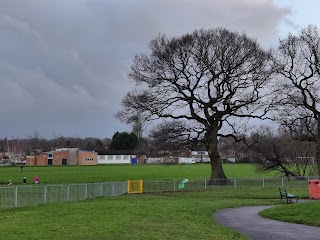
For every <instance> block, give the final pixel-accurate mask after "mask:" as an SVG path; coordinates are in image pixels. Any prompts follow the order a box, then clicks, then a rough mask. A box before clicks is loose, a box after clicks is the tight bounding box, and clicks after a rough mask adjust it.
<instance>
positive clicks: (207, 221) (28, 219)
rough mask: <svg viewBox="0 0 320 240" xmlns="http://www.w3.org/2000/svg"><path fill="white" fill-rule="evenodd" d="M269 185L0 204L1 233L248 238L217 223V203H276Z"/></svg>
mask: <svg viewBox="0 0 320 240" xmlns="http://www.w3.org/2000/svg"><path fill="white" fill-rule="evenodd" d="M276 194H277V192H276V191H275V190H274V189H257V190H255V191H247V190H216V191H199V192H179V193H171V192H168V193H159V194H156V193H153V194H152V195H150V194H149V195H148V194H143V195H123V196H117V197H110V198H98V199H92V200H86V201H81V202H74V203H62V204H51V205H41V206H38V207H26V208H16V209H6V210H0V221H1V224H0V231H1V232H2V239H7V240H16V239H19V240H20V239H41V240H43V239H59V240H63V239H139V240H140V239H151V240H152V239H155V240H156V239H157V240H158V239H175V240H182V239H219V240H220V239H248V238H247V237H246V236H244V235H241V234H239V233H237V232H235V231H233V230H230V229H228V228H226V227H224V226H220V225H218V224H216V223H215V222H214V220H213V218H212V215H213V214H214V213H215V212H216V211H217V210H220V209H223V208H231V207H239V206H252V205H268V204H277V203H279V202H280V200H275V198H278V196H277V195H276Z"/></svg>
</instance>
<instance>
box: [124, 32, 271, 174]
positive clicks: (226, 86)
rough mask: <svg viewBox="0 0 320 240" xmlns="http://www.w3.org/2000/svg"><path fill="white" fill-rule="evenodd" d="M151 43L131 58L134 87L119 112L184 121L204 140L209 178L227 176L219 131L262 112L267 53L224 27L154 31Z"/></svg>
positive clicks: (268, 69) (233, 127)
mask: <svg viewBox="0 0 320 240" xmlns="http://www.w3.org/2000/svg"><path fill="white" fill-rule="evenodd" d="M149 47H150V51H151V52H150V53H147V54H139V55H137V56H136V57H135V59H134V61H133V64H132V66H131V71H130V73H129V77H130V78H131V79H132V80H133V81H134V82H135V83H136V88H135V89H133V90H132V91H130V92H129V93H128V94H127V95H126V97H125V98H124V99H123V101H122V104H123V107H124V108H123V110H122V113H124V112H125V113H126V114H127V116H132V115H135V114H136V113H139V114H140V117H141V118H142V119H143V120H154V119H159V118H160V119H173V120H179V121H181V122H185V125H186V126H188V131H189V133H190V134H189V138H190V139H193V140H198V141H202V142H203V143H204V144H205V145H206V148H207V151H208V153H209V156H210V159H211V178H225V177H226V176H225V174H224V172H223V169H222V165H221V160H220V156H219V152H218V148H217V143H218V137H219V136H225V135H232V134H233V133H234V132H235V131H236V130H237V129H238V128H237V127H236V123H239V120H237V119H239V118H251V117H256V118H258V117H261V116H263V115H264V114H265V113H266V111H267V108H266V106H265V104H266V103H267V102H268V101H267V98H266V97H267V95H268V94H269V92H268V91H267V90H266V88H265V87H266V85H267V83H268V81H269V79H270V76H271V74H272V68H271V66H270V64H269V63H270V56H271V55H270V53H269V52H267V51H265V50H263V49H262V48H261V47H260V46H259V44H258V43H257V42H256V41H255V40H253V39H251V38H249V37H248V36H247V35H246V34H240V33H236V32H231V31H229V30H226V29H223V28H218V29H210V30H196V31H194V32H192V33H190V34H185V35H183V36H180V37H167V36H166V35H158V36H157V37H156V38H155V39H153V40H152V41H151V43H150V45H149ZM123 115H124V114H122V116H123ZM222 129H223V130H224V132H223V131H222ZM226 129H227V130H228V131H226Z"/></svg>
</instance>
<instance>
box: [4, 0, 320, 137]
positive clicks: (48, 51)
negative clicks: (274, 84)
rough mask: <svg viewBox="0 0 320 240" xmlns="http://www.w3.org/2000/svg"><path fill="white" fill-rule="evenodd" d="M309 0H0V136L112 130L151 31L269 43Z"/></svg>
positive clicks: (308, 17)
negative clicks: (222, 33) (235, 34)
mask: <svg viewBox="0 0 320 240" xmlns="http://www.w3.org/2000/svg"><path fill="white" fill-rule="evenodd" d="M319 9H320V1H318V0H303V1H301V0H274V1H272V0H158V1H152V0H67V1H66V0H24V1H21V0H0V87H1V92H0V102H1V105H0V138H4V137H6V136H7V137H8V138H9V139H11V138H25V137H28V136H30V135H31V134H32V133H33V132H34V131H37V132H38V133H40V135H41V136H42V137H45V138H53V137H56V136H69V137H98V138H105V137H110V138H111V137H112V135H113V134H114V133H115V132H116V131H130V126H127V125H124V124H121V123H120V122H119V121H118V120H117V119H115V118H114V114H115V113H116V112H117V111H118V110H120V108H121V99H122V98H123V97H124V95H125V94H126V92H127V91H129V90H130V89H131V88H132V87H133V85H132V83H130V81H129V80H128V78H127V73H128V71H129V68H130V65H131V62H132V59H133V57H134V55H135V54H138V53H140V52H145V51H147V47H148V43H149V42H150V40H151V39H152V38H154V37H155V36H156V35H157V34H158V33H165V34H167V35H169V36H174V35H181V34H184V33H187V32H192V31H193V30H195V29H200V28H206V29H207V28H214V27H225V28H228V29H231V30H235V31H239V32H245V33H247V34H248V35H249V36H251V37H253V38H256V39H257V40H258V41H259V42H260V43H261V44H262V46H264V47H265V48H269V47H272V46H276V44H277V41H278V39H279V38H281V37H285V36H286V34H287V33H288V32H296V31H297V30H298V29H299V28H301V27H302V26H306V25H307V24H314V25H318V26H319V23H320V16H319V14H318V13H317V11H318V10H319Z"/></svg>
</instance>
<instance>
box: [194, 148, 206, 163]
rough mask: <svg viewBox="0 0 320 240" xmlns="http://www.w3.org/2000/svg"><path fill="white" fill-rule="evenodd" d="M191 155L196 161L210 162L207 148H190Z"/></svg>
mask: <svg viewBox="0 0 320 240" xmlns="http://www.w3.org/2000/svg"><path fill="white" fill-rule="evenodd" d="M190 152H191V157H192V159H193V160H194V161H195V162H198V163H200V162H210V157H209V154H208V151H207V150H205V148H202V147H198V148H192V149H190Z"/></svg>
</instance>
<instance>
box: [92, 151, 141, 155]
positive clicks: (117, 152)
mask: <svg viewBox="0 0 320 240" xmlns="http://www.w3.org/2000/svg"><path fill="white" fill-rule="evenodd" d="M98 155H146V153H145V152H143V151H140V150H105V151H98Z"/></svg>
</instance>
